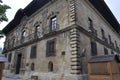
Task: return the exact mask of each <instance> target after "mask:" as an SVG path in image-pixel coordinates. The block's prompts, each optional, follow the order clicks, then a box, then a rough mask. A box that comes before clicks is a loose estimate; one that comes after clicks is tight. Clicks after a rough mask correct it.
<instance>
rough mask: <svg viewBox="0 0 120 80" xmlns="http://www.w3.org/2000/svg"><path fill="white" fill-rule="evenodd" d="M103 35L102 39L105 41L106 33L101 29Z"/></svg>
mask: <svg viewBox="0 0 120 80" xmlns="http://www.w3.org/2000/svg"><path fill="white" fill-rule="evenodd" d="M101 33H102V39H105V32H104V30H103V29H101Z"/></svg>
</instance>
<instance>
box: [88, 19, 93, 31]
mask: <svg viewBox="0 0 120 80" xmlns="http://www.w3.org/2000/svg"><path fill="white" fill-rule="evenodd" d="M88 25H89V29H90V30H93V21H92V19H90V18H88Z"/></svg>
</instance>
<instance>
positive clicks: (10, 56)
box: [8, 53, 12, 62]
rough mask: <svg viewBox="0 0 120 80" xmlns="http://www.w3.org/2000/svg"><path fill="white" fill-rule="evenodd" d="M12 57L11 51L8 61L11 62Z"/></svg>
mask: <svg viewBox="0 0 120 80" xmlns="http://www.w3.org/2000/svg"><path fill="white" fill-rule="evenodd" d="M11 58H12V54H11V53H10V54H9V55H8V62H11Z"/></svg>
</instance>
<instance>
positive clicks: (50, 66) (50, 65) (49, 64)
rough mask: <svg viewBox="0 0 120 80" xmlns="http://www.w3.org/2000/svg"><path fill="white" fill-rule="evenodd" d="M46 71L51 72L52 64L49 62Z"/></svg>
mask: <svg viewBox="0 0 120 80" xmlns="http://www.w3.org/2000/svg"><path fill="white" fill-rule="evenodd" d="M48 70H49V71H50V72H52V71H53V62H51V61H50V62H49V63H48Z"/></svg>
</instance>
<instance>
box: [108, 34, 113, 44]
mask: <svg viewBox="0 0 120 80" xmlns="http://www.w3.org/2000/svg"><path fill="white" fill-rule="evenodd" d="M108 38H109V43H110V44H111V43H112V41H111V36H110V35H108Z"/></svg>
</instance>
